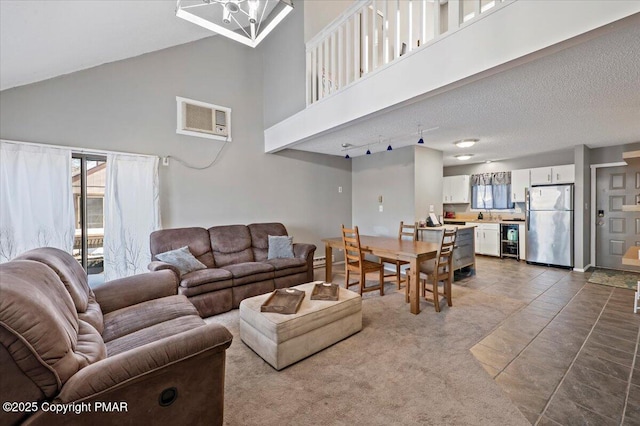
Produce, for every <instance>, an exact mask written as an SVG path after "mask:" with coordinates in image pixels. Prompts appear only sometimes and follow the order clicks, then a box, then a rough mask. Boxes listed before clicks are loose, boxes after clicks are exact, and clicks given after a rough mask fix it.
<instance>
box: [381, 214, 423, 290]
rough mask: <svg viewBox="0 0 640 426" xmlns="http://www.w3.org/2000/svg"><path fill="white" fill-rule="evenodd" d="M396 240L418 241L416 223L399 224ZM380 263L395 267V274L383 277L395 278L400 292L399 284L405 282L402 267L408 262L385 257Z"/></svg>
mask: <svg viewBox="0 0 640 426" xmlns="http://www.w3.org/2000/svg"><path fill="white" fill-rule="evenodd" d="M398 239H399V240H409V241H416V240H417V239H418V222H414V223H413V224H405V223H404V222H402V221H401V222H400V229H399V231H398ZM380 262H382V264H385V263H389V264H391V265H394V266H395V272H394V273H393V274H386V275H385V276H384V277H385V278H388V277H396V282H397V283H398V290H400V284H401V283H403V282H405V281H406V279H402V275H401V272H402V268H401V266H402V265H408V264H409V262H407V261H404V260H398V259H391V258H386V257H381V258H380Z"/></svg>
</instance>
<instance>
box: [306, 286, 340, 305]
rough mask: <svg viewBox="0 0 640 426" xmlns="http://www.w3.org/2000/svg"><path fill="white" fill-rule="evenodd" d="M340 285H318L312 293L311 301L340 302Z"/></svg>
mask: <svg viewBox="0 0 640 426" xmlns="http://www.w3.org/2000/svg"><path fill="white" fill-rule="evenodd" d="M339 291H340V290H339V289H338V284H332V283H317V284H316V285H315V286H314V287H313V291H312V292H311V297H310V299H311V300H333V301H335V300H338V293H339Z"/></svg>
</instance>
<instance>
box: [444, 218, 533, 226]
mask: <svg viewBox="0 0 640 426" xmlns="http://www.w3.org/2000/svg"><path fill="white" fill-rule="evenodd" d="M460 222H464V223H505V224H507V225H514V224H515V225H518V224H521V223H522V224H524V223H526V222H525V221H524V220H504V219H502V220H499V219H492V220H488V219H480V220H478V219H471V220H465V219H444V224H445V225H447V224H451V223H460Z"/></svg>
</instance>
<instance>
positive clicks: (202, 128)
mask: <svg viewBox="0 0 640 426" xmlns="http://www.w3.org/2000/svg"><path fill="white" fill-rule="evenodd" d="M176 103H177V111H178V119H177V127H176V133H179V134H181V135H189V136H197V137H200V138H209V139H217V140H222V141H229V142H230V141H231V108H227V107H222V106H219V105H213V104H208V103H206V102H200V101H195V100H193V99H187V98H181V97H180V96H176Z"/></svg>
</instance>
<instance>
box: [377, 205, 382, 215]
mask: <svg viewBox="0 0 640 426" xmlns="http://www.w3.org/2000/svg"><path fill="white" fill-rule="evenodd" d="M378 211H379V212H380V213H382V204H380V205H379V206H378Z"/></svg>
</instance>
